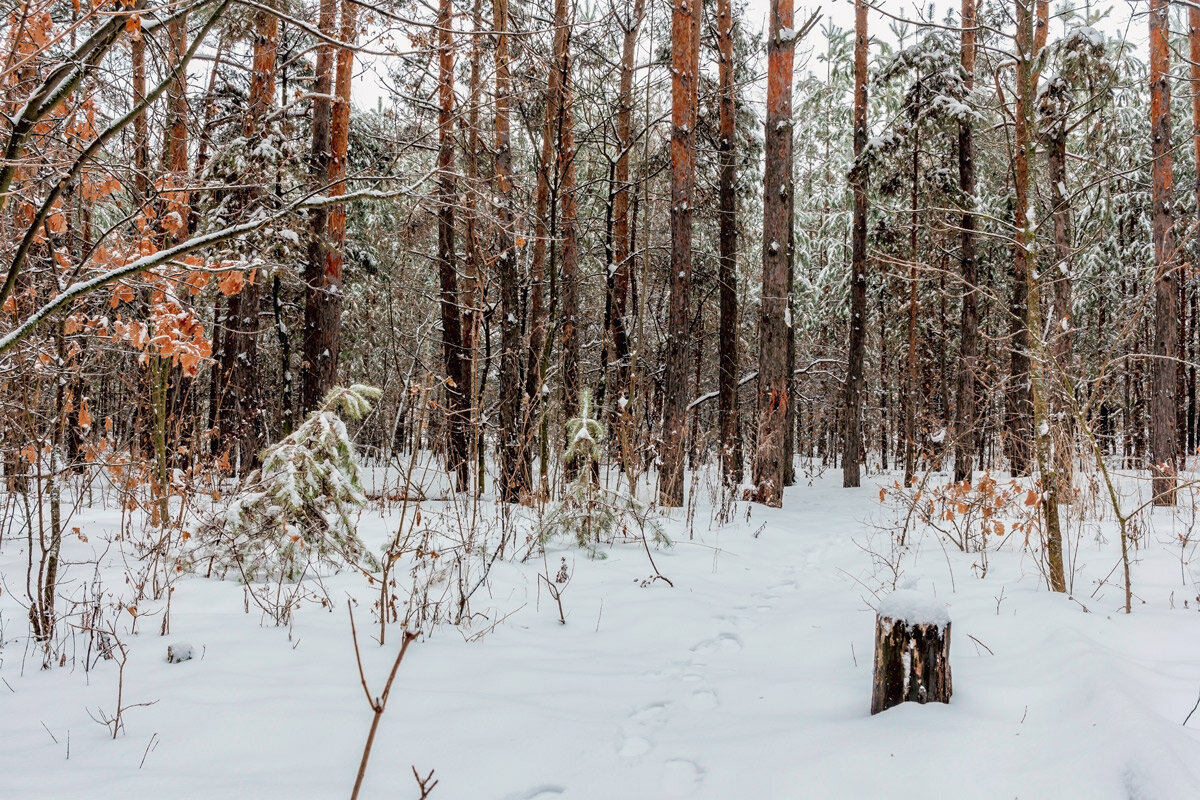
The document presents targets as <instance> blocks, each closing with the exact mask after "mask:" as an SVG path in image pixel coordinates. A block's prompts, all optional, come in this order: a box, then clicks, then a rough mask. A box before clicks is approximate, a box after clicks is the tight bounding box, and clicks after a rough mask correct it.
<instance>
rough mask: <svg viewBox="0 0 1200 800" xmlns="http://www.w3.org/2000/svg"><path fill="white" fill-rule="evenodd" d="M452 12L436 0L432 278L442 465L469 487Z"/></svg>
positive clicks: (448, 0) (458, 486)
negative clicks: (440, 373)
mask: <svg viewBox="0 0 1200 800" xmlns="http://www.w3.org/2000/svg"><path fill="white" fill-rule="evenodd" d="M453 24H454V14H453V6H452V0H439V3H438V187H437V200H438V223H437V230H438V282H439V284H440V288H441V294H440V298H441V312H442V361H443V364H444V366H445V368H446V379H445V381H444V384H443V388H444V389H445V397H446V469H447V471H448V472H449V473H450V475H451V476H452V477H453V480H454V490H455V491H457V492H465V491H468V490H469V489H470V487H471V465H470V460H469V458H468V448H467V414H468V409H467V404H468V399H467V392H468V389H469V386H468V384H469V375H468V373H467V357H468V354H467V353H466V352H465V351H464V350H463V334H462V311H461V308H460V304H459V303H460V301H459V294H458V272H457V268H456V266H455V264H456V257H455V252H454V207H455V204H456V202H457V191H458V190H457V179H456V176H455V173H454V42H453V29H452V26H453Z"/></svg>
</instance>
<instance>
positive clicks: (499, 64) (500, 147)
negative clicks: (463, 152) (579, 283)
mask: <svg viewBox="0 0 1200 800" xmlns="http://www.w3.org/2000/svg"><path fill="white" fill-rule="evenodd" d="M492 14H493V21H492V24H493V27H495V29H496V52H495V58H496V98H495V109H496V121H495V126H496V158H495V169H496V221H497V234H496V235H497V240H498V241H497V245H498V249H499V251H500V252H499V256H498V258H497V260H496V274H497V277H498V278H499V282H500V314H501V317H500V381H499V391H500V441H499V445H500V448H499V449H500V496H501V498H502V499H503V500H504V501H505V502H509V503H512V502H518V501H520V500H521V499H522V497H523V496H527V495H528V493H529V488H530V483H531V482H532V473H531V470H530V467H531V465H530V451H529V448H528V447H527V446H525V445H526V442H525V441H524V437H523V436H522V433H521V431H522V429H523V424H524V422H523V420H522V417H521V406H522V403H521V385H522V384H521V378H522V376H521V314H522V309H521V301H520V287H519V285H518V283H519V276H518V274H517V250H516V244H515V239H516V237H515V234H514V232H513V199H512V189H513V186H512V143H511V135H510V132H509V110H508V109H509V102H510V99H511V98H510V94H511V92H512V79H511V77H510V73H509V62H508V59H509V56H508V0H493V4H492Z"/></svg>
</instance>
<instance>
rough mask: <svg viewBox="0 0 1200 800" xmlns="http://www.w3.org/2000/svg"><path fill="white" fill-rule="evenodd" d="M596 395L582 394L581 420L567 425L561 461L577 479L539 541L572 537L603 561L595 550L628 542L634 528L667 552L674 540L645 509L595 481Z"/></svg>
mask: <svg viewBox="0 0 1200 800" xmlns="http://www.w3.org/2000/svg"><path fill="white" fill-rule="evenodd" d="M593 413H594V411H593V408H592V393H591V392H590V391H588V390H587V389H584V390H583V391H581V392H580V393H579V416H577V417H573V418H571V419H569V420H567V449H566V450H565V451H564V452H563V461H564V462H565V463H568V464H571V465H572V467H573V469H574V471H575V477H574V479H572V480H571V482H570V483H568V484H567V486H566V487H565V489H564V490H563V494H562V497H560V498H559V500H558V502H556V503H555V504H554V505H553V506H552V507H551V508H550V510H549V511H548V512H547V514H546V516H545V517H544V518H543V519H542V523H541V527H540V530H539V535H538V541H539V542H540V543H541V544H542V545H543V546H544V545H545V544H546V543H547V542H548V541H550V540H551V539H552V538H554V537H556V536H563V537H566V538H574V539H575V541H576V543H577V544H578V545H579V546H580V547H582V548H585V549H586V550H587V551H588V555H590V556H591V557H592V558H604V554H603V553H601V552H599V551H598V550H597V546H598V545H599V544H601V543H602V542H603V543H612V542H614V541H616V539H617V537H618V536H622V537H630V536H631V535H632V534H631V532H630V526H631V524H632V525H635V526H636V527H637V533H638V535H640V534H641V533H643V532H644V531H645V530H646V528H647V527H648V528H650V532H651V536H652V538H653V540H654V542H655V544H658V545H662V546H666V547H669V546H670V545H671V540H670V539H668V538H667V537H666V535H665V534H663V532H662V528H661V526H660V525H659V524H658V523H657V522H656V521H655V520H652V519H650V518H649V516H648V515H647V512H646V507H645V506H644V505H642V504H641V503H639V502H638V501H637V499H636V498H634V497H632V496H631V495H629V494H625V493H621V492H614V491H610V490H608V489H604V488H602V487H601V486H600V485H599V484H598V483H597V481H596V467H597V464H598V461H599V456H600V443H601V442H603V441H604V438H605V435H606V434H605V430H604V425H603V424H601V423H600V421H599V420H597V419H596V418H595V416H593Z"/></svg>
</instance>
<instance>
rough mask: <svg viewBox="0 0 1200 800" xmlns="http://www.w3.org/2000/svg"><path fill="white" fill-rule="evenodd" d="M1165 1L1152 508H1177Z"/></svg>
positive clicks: (1155, 28) (1155, 95) (1158, 83)
mask: <svg viewBox="0 0 1200 800" xmlns="http://www.w3.org/2000/svg"><path fill="white" fill-rule="evenodd" d="M1168 12H1169V3H1168V2H1167V0H1150V137H1151V142H1150V151H1151V155H1152V156H1153V167H1152V175H1153V186H1152V189H1151V202H1152V204H1153V212H1152V215H1151V226H1152V231H1153V238H1154V263H1155V278H1154V300H1155V303H1154V363H1153V367H1152V370H1151V382H1152V389H1151V392H1150V398H1151V399H1150V455H1151V459H1152V463H1151V465H1150V471H1151V474H1152V476H1153V480H1152V482H1151V485H1152V489H1153V493H1154V504H1155V505H1165V506H1171V505H1175V474H1176V466H1177V465H1176V462H1177V460H1178V457H1179V451H1178V444H1179V443H1178V439H1177V437H1176V433H1175V406H1176V397H1175V390H1176V375H1175V372H1176V359H1177V358H1178V356H1179V354H1178V352H1177V347H1178V331H1177V326H1178V324H1179V315H1178V310H1177V309H1176V307H1175V306H1176V302H1177V301H1178V290H1177V288H1176V286H1175V281H1176V279H1177V264H1176V263H1175V233H1174V222H1175V221H1174V218H1173V215H1172V212H1171V204H1172V203H1173V202H1174V197H1173V190H1174V186H1173V178H1172V175H1171V168H1172V154H1171V87H1170V83H1169V82H1168V81H1169V77H1170V76H1169V73H1170V51H1169V50H1168V42H1167V40H1168V30H1167V17H1168Z"/></svg>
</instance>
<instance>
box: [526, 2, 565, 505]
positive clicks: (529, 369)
mask: <svg viewBox="0 0 1200 800" xmlns="http://www.w3.org/2000/svg"><path fill="white" fill-rule="evenodd" d="M567 7H568V4H567V0H555V3H554V55H553V63H552V64H551V67H550V75H549V79H548V81H547V86H546V119H545V124H544V126H543V128H542V158H541V164H540V165H539V167H538V174H537V188H536V191H535V194H534V216H533V261H532V263H531V264H530V268H529V283H530V290H531V291H530V300H529V349H528V351H527V359H528V360H527V366H526V369H525V395H526V398H527V401H528V403H529V408H528V409H527V410H526V412H525V425H524V432H523V437H522V444H521V447H522V448H523V449H524V450H526V451H528V452H529V453H530V454H532V453H533V448H534V442H535V441H536V439H537V436H538V431H539V429H540V427H541V424H540V423H541V420H542V418H543V417H544V416H545V399H546V398H545V397H544V396H543V392H542V386H543V382H544V375H543V371H544V369H545V365H544V361H545V353H546V349H547V336H548V326H549V321H550V304H549V302H548V301H549V299H550V298H549V297H548V294H550V292H549V290H550V289H551V286H550V283H551V280H552V278H553V276H552V275H551V276H548V275H547V273H546V252H547V246H548V245H549V244H550V222H551V220H550V218H551V216H552V212H551V208H550V192H551V187H552V185H553V184H554V183H555V178H556V159H555V153H556V152H557V149H558V131H559V126H560V117H561V114H562V89H563V82H562V81H563V76H562V73H561V71H560V65H561V64H562V58H561V56H562V54H563V53H565V52H566V49H567V34H568V31H567ZM548 278H549V279H551V280H548ZM546 467H547V465H546V464H545V459H544V458H543V459H542V464H541V465H540V470H541V472H542V474H543V475H544V474H545V473H546ZM545 488H546V487H544V486H543V487H542V488H541V490H540V491H543V492H544V491H545Z"/></svg>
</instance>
